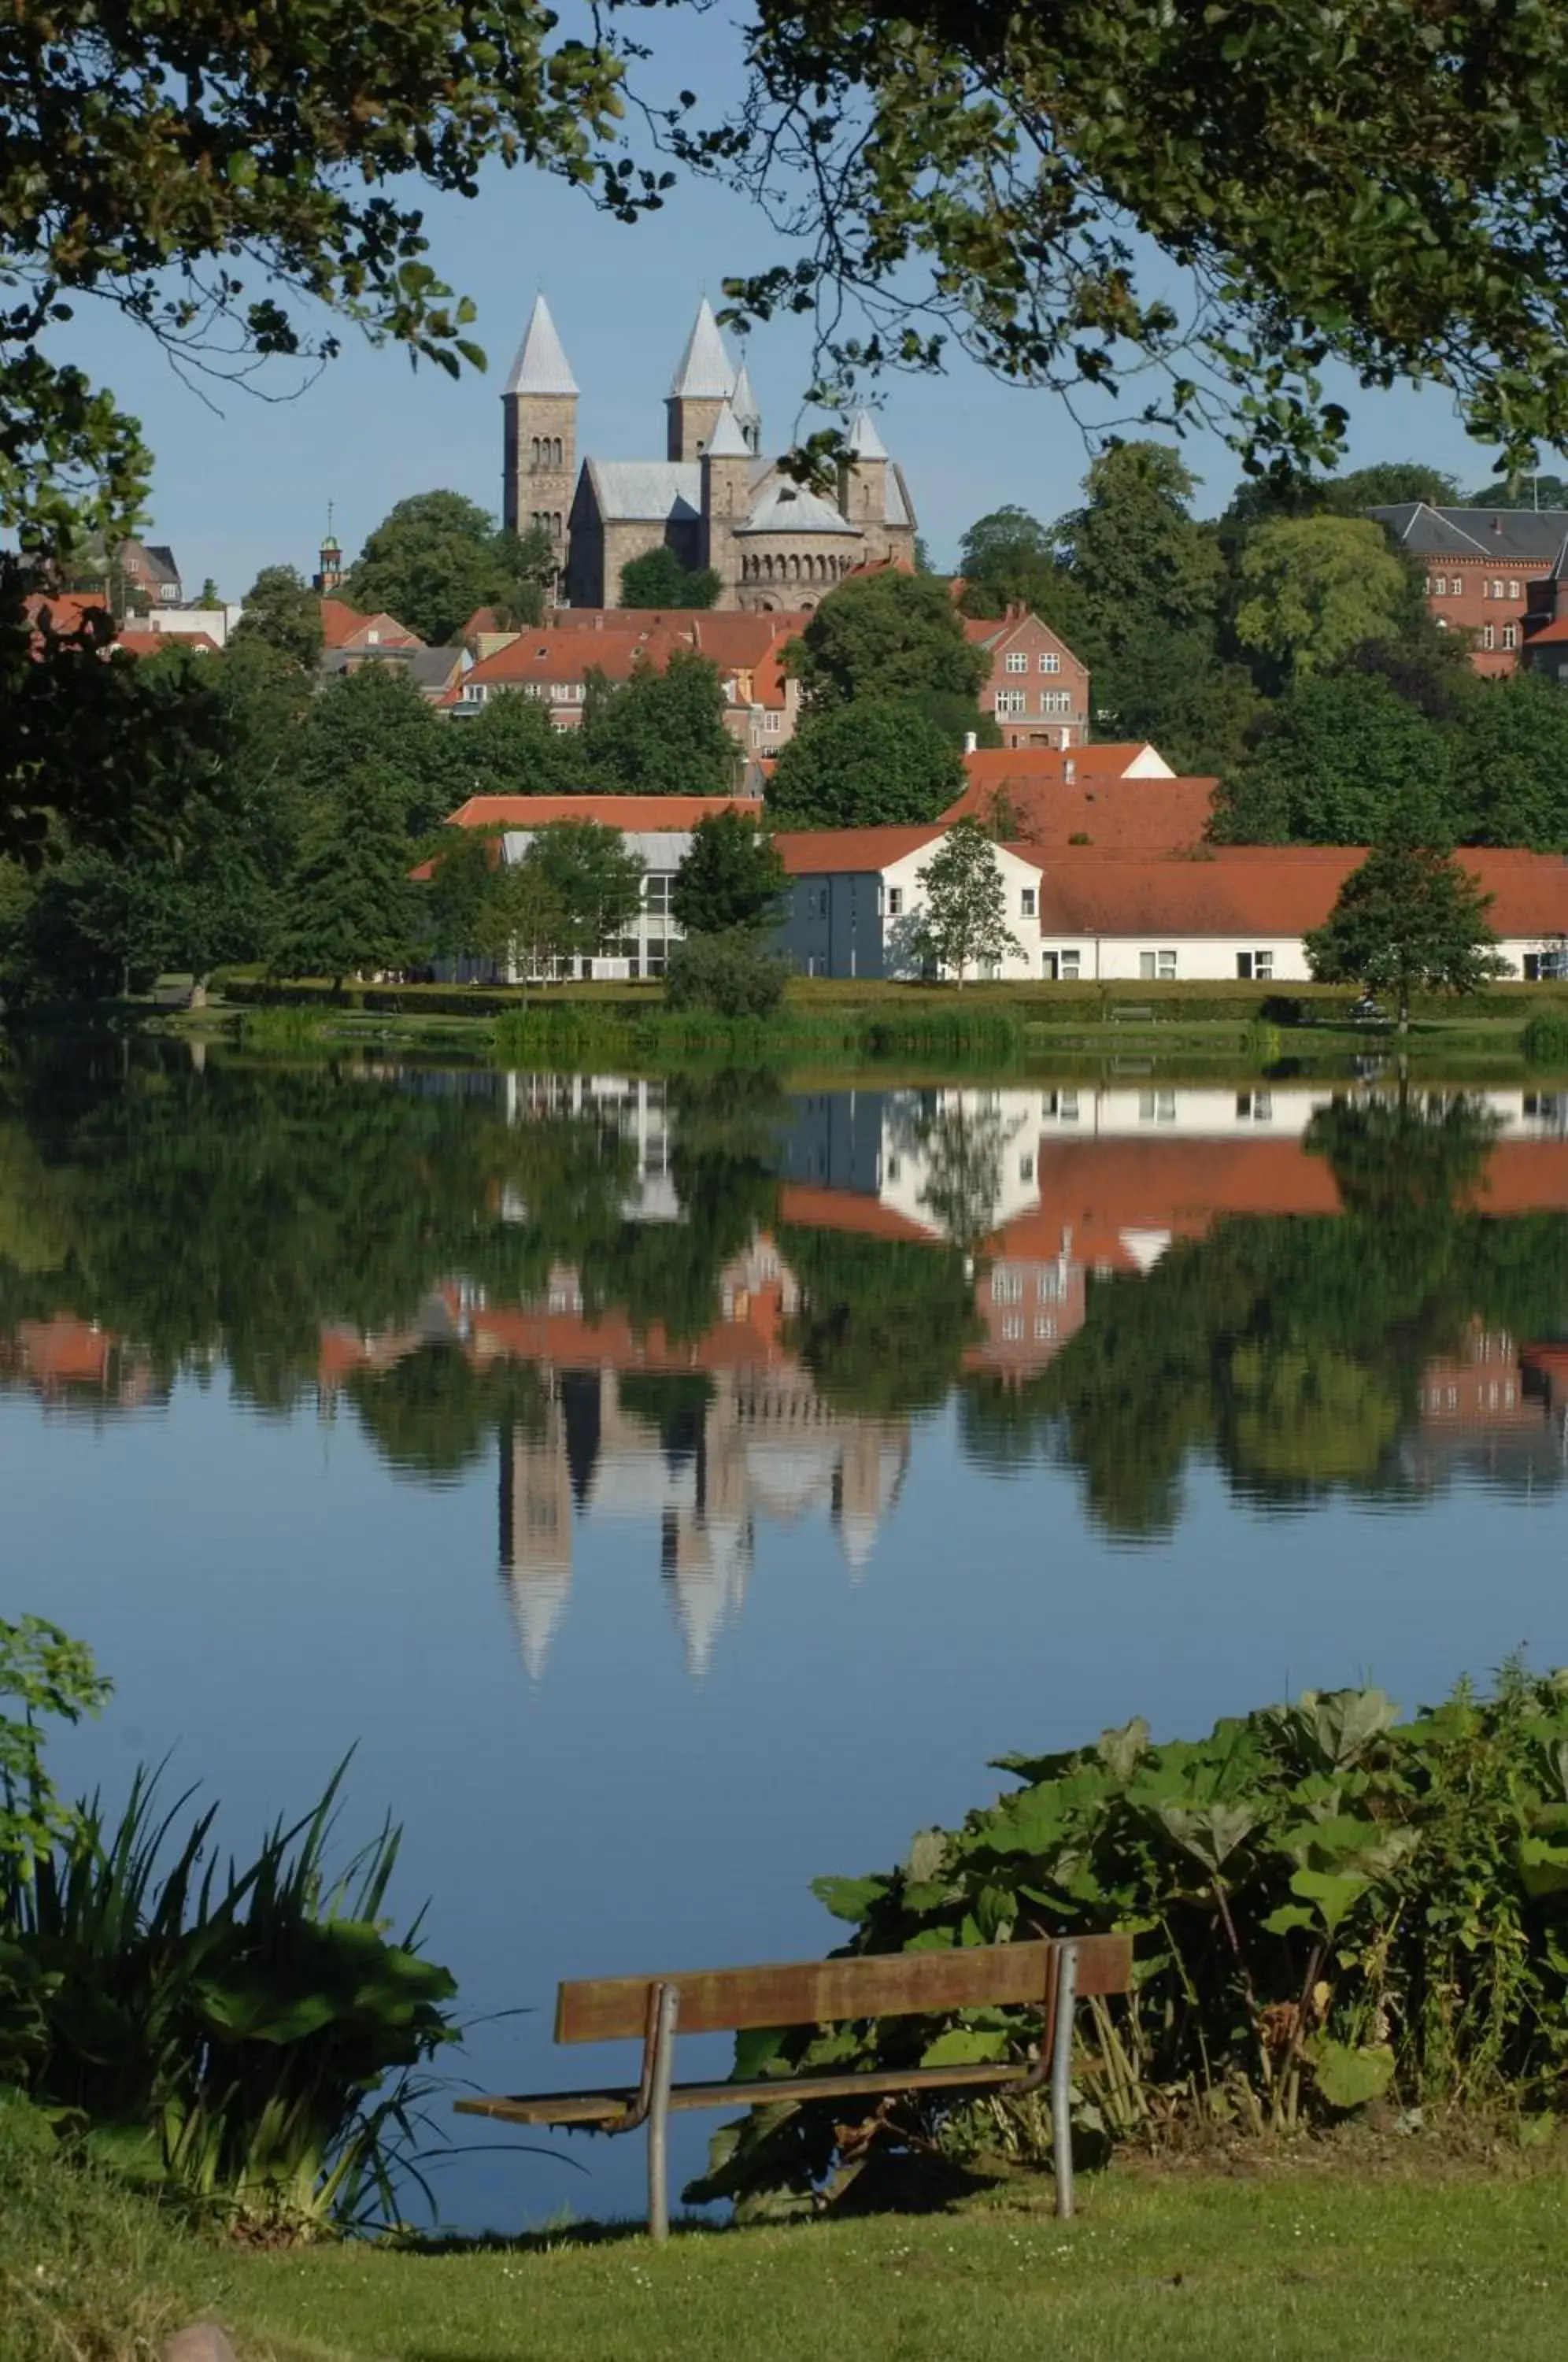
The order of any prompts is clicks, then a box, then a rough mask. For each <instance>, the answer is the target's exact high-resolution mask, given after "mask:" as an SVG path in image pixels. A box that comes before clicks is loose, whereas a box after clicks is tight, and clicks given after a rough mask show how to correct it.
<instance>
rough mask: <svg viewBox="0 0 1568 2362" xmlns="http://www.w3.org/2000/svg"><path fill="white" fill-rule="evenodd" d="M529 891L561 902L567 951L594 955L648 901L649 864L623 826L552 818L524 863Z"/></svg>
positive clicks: (561, 937) (560, 940)
mask: <svg viewBox="0 0 1568 2362" xmlns="http://www.w3.org/2000/svg"><path fill="white" fill-rule="evenodd" d="M519 867H520V869H522V870H524V871H525V872H526V873H527V877H526V881H525V885H524V891H525V893H530V894H532V893H534V892H535V891H536V890H541V891H542V893H543V895H546V896H547V897H548V898H549V899H550V900H553V902H554V904H555V905H556V906H557V907H558V911H559V914H560V926H559V931H558V935H557V937H556V942H557V944H558V951H559V953H560V955H564V956H569V957H576V958H580V959H593V958H595V957H596V956H597V955H598V954H600V953H601V952H602V951H603V949H604V947H605V945H606V944H609V943H611V942H613V940H614V939H615V937H616V936H618V935H621V934H624V933H625V930H626V929H627V928H628V927H629V926H630V925H631V923H632V922H633V920H634V919H635V917H636V915H637V912H638V910H639V909H640V908H641V905H642V888H643V864H642V862H641V861H640V860H639V859H638V857H637V855H635V853H629V852H628V851H627V849H626V844H625V841H624V838H623V836H622V834H621V832H620V831H619V829H614V828H602V827H601V826H600V824H599V822H597V821H591V820H560V821H552V822H550V823H549V824H548V826H547V827H545V828H542V829H540V830H538V831H537V833H536V835H535V836H534V838H533V841H532V843H531V844H529V846H528V850H527V852H526V853H525V855H524V856H523V859H522V862H521V863H520V864H519Z"/></svg>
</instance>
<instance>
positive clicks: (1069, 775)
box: [1062, 755, 1078, 788]
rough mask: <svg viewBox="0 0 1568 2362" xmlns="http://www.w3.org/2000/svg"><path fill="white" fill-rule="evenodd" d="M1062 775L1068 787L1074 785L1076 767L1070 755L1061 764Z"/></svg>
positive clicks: (1075, 781) (1076, 773)
mask: <svg viewBox="0 0 1568 2362" xmlns="http://www.w3.org/2000/svg"><path fill="white" fill-rule="evenodd" d="M1062 777H1063V778H1064V779H1065V780H1066V783H1067V785H1068V787H1069V788H1071V787H1076V786H1077V778H1078V767H1077V764H1076V763H1075V762H1074V760H1073V758H1072V756H1070V755H1069V756H1068V757H1067V759H1066V762H1065V763H1064V764H1063V766H1062Z"/></svg>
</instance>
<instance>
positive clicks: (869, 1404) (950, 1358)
mask: <svg viewBox="0 0 1568 2362" xmlns="http://www.w3.org/2000/svg"><path fill="white" fill-rule="evenodd" d="M778 1252H779V1253H780V1254H781V1255H782V1256H783V1258H784V1261H785V1262H786V1263H787V1264H788V1265H789V1267H790V1270H791V1271H792V1272H793V1273H794V1275H795V1276H796V1278H797V1279H798V1280H799V1281H800V1283H801V1309H800V1311H799V1312H798V1313H797V1315H796V1317H795V1319H794V1320H793V1321H792V1322H791V1323H790V1330H789V1336H788V1343H789V1345H790V1351H791V1352H795V1353H798V1354H799V1355H800V1357H801V1361H802V1362H803V1363H804V1364H805V1366H806V1368H807V1369H809V1370H810V1371H811V1374H812V1379H813V1380H814V1382H815V1384H816V1386H817V1388H818V1391H819V1392H820V1393H821V1394H822V1395H823V1397H824V1399H825V1400H827V1401H829V1402H833V1403H837V1404H839V1405H842V1407H844V1408H845V1410H853V1411H854V1412H855V1413H856V1415H857V1416H860V1417H881V1418H895V1417H902V1416H904V1415H906V1414H908V1413H910V1412H913V1411H917V1410H929V1409H934V1408H935V1407H936V1406H937V1405H938V1404H939V1403H941V1402H943V1401H944V1400H945V1399H946V1396H947V1393H948V1389H949V1387H950V1386H951V1385H952V1383H953V1372H954V1370H955V1368H956V1367H957V1364H958V1362H959V1360H960V1358H961V1356H962V1354H963V1352H964V1349H965V1347H966V1345H968V1344H970V1343H972V1342H973V1341H974V1340H975V1339H976V1338H977V1336H978V1335H979V1333H980V1324H979V1322H978V1320H977V1319H976V1316H975V1299H974V1288H973V1286H972V1285H971V1283H970V1280H969V1277H968V1275H967V1274H966V1271H965V1268H964V1258H963V1255H962V1253H960V1252H959V1250H958V1249H957V1248H950V1249H949V1248H936V1249H933V1248H931V1247H928V1246H923V1245H916V1244H913V1243H911V1242H910V1241H908V1240H902V1239H900V1240H894V1241H891V1242H889V1241H886V1240H881V1239H860V1238H856V1237H854V1236H853V1235H851V1234H848V1233H845V1232H844V1231H813V1230H805V1229H797V1228H794V1227H790V1226H786V1227H784V1228H782V1229H780V1230H779V1231H778Z"/></svg>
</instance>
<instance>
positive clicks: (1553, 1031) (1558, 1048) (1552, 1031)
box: [1519, 1009, 1568, 1066]
mask: <svg viewBox="0 0 1568 2362" xmlns="http://www.w3.org/2000/svg"><path fill="white" fill-rule="evenodd" d="M1519 1047H1520V1049H1521V1050H1522V1051H1523V1052H1524V1054H1525V1057H1526V1058H1527V1060H1528V1061H1529V1064H1530V1065H1532V1066H1568V1010H1557V1009H1538V1010H1536V1012H1535V1015H1534V1016H1533V1017H1532V1018H1531V1019H1530V1021H1529V1024H1528V1025H1527V1026H1526V1027H1525V1029H1524V1032H1522V1033H1521V1034H1520V1035H1519Z"/></svg>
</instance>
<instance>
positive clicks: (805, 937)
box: [773, 821, 1041, 980]
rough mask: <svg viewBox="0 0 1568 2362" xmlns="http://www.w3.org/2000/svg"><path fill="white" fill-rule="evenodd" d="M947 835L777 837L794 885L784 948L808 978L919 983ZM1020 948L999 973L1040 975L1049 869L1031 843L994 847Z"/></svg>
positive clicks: (860, 831) (922, 831)
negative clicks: (929, 871) (1044, 871)
mask: <svg viewBox="0 0 1568 2362" xmlns="http://www.w3.org/2000/svg"><path fill="white" fill-rule="evenodd" d="M945 834H946V827H945V824H944V822H940V821H937V822H931V823H929V824H928V825H926V826H925V827H923V828H840V829H786V830H780V831H779V832H778V834H776V835H775V837H774V840H773V842H774V844H775V845H776V846H777V847H778V855H779V858H780V860H781V861H782V862H783V864H784V868H785V871H786V874H787V875H788V877H789V878H790V900H789V904H788V906H787V909H786V912H785V916H784V919H783V921H782V922H781V924H780V928H779V935H778V947H779V949H780V950H781V952H782V953H783V954H784V956H785V957H786V959H787V960H788V961H789V963H790V966H791V967H793V968H794V970H795V971H796V973H797V974H798V975H801V976H839V977H918V976H922V975H923V974H925V973H926V972H927V966H928V962H927V959H926V955H925V953H924V950H923V948H922V942H921V921H922V917H923V915H924V911H925V907H926V898H925V888H924V883H923V879H922V871H923V870H924V868H925V866H926V865H927V864H928V863H929V861H930V860H931V857H932V855H933V854H934V853H935V852H936V850H937V849H938V847H939V846H940V844H941V843H942V840H943V838H944V835H945ZM993 851H994V853H995V856H996V862H997V866H998V868H999V871H1000V873H1001V879H1002V887H1003V891H1004V893H1005V895H1006V898H1007V922H1008V925H1009V927H1010V930H1011V932H1012V933H1013V935H1014V937H1015V939H1016V942H1017V944H1018V948H1017V949H1016V950H1015V951H1011V952H1009V953H1008V955H1006V957H1005V959H1004V960H1003V961H1002V962H1001V963H1000V965H999V966H997V967H995V968H993V969H992V970H991V971H990V973H991V974H992V975H997V976H1003V977H1012V978H1015V979H1017V980H1021V979H1023V978H1024V977H1032V976H1036V975H1038V974H1039V962H1038V955H1037V953H1036V951H1035V948H1034V946H1035V944H1036V943H1037V941H1038V936H1039V911H1040V890H1041V864H1040V861H1039V859H1038V857H1037V856H1036V855H1033V854H1032V852H1031V851H1030V850H1029V849H1028V848H1027V847H1026V846H1023V845H1019V844H1010V845H1009V844H998V845H996V846H994V847H993Z"/></svg>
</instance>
